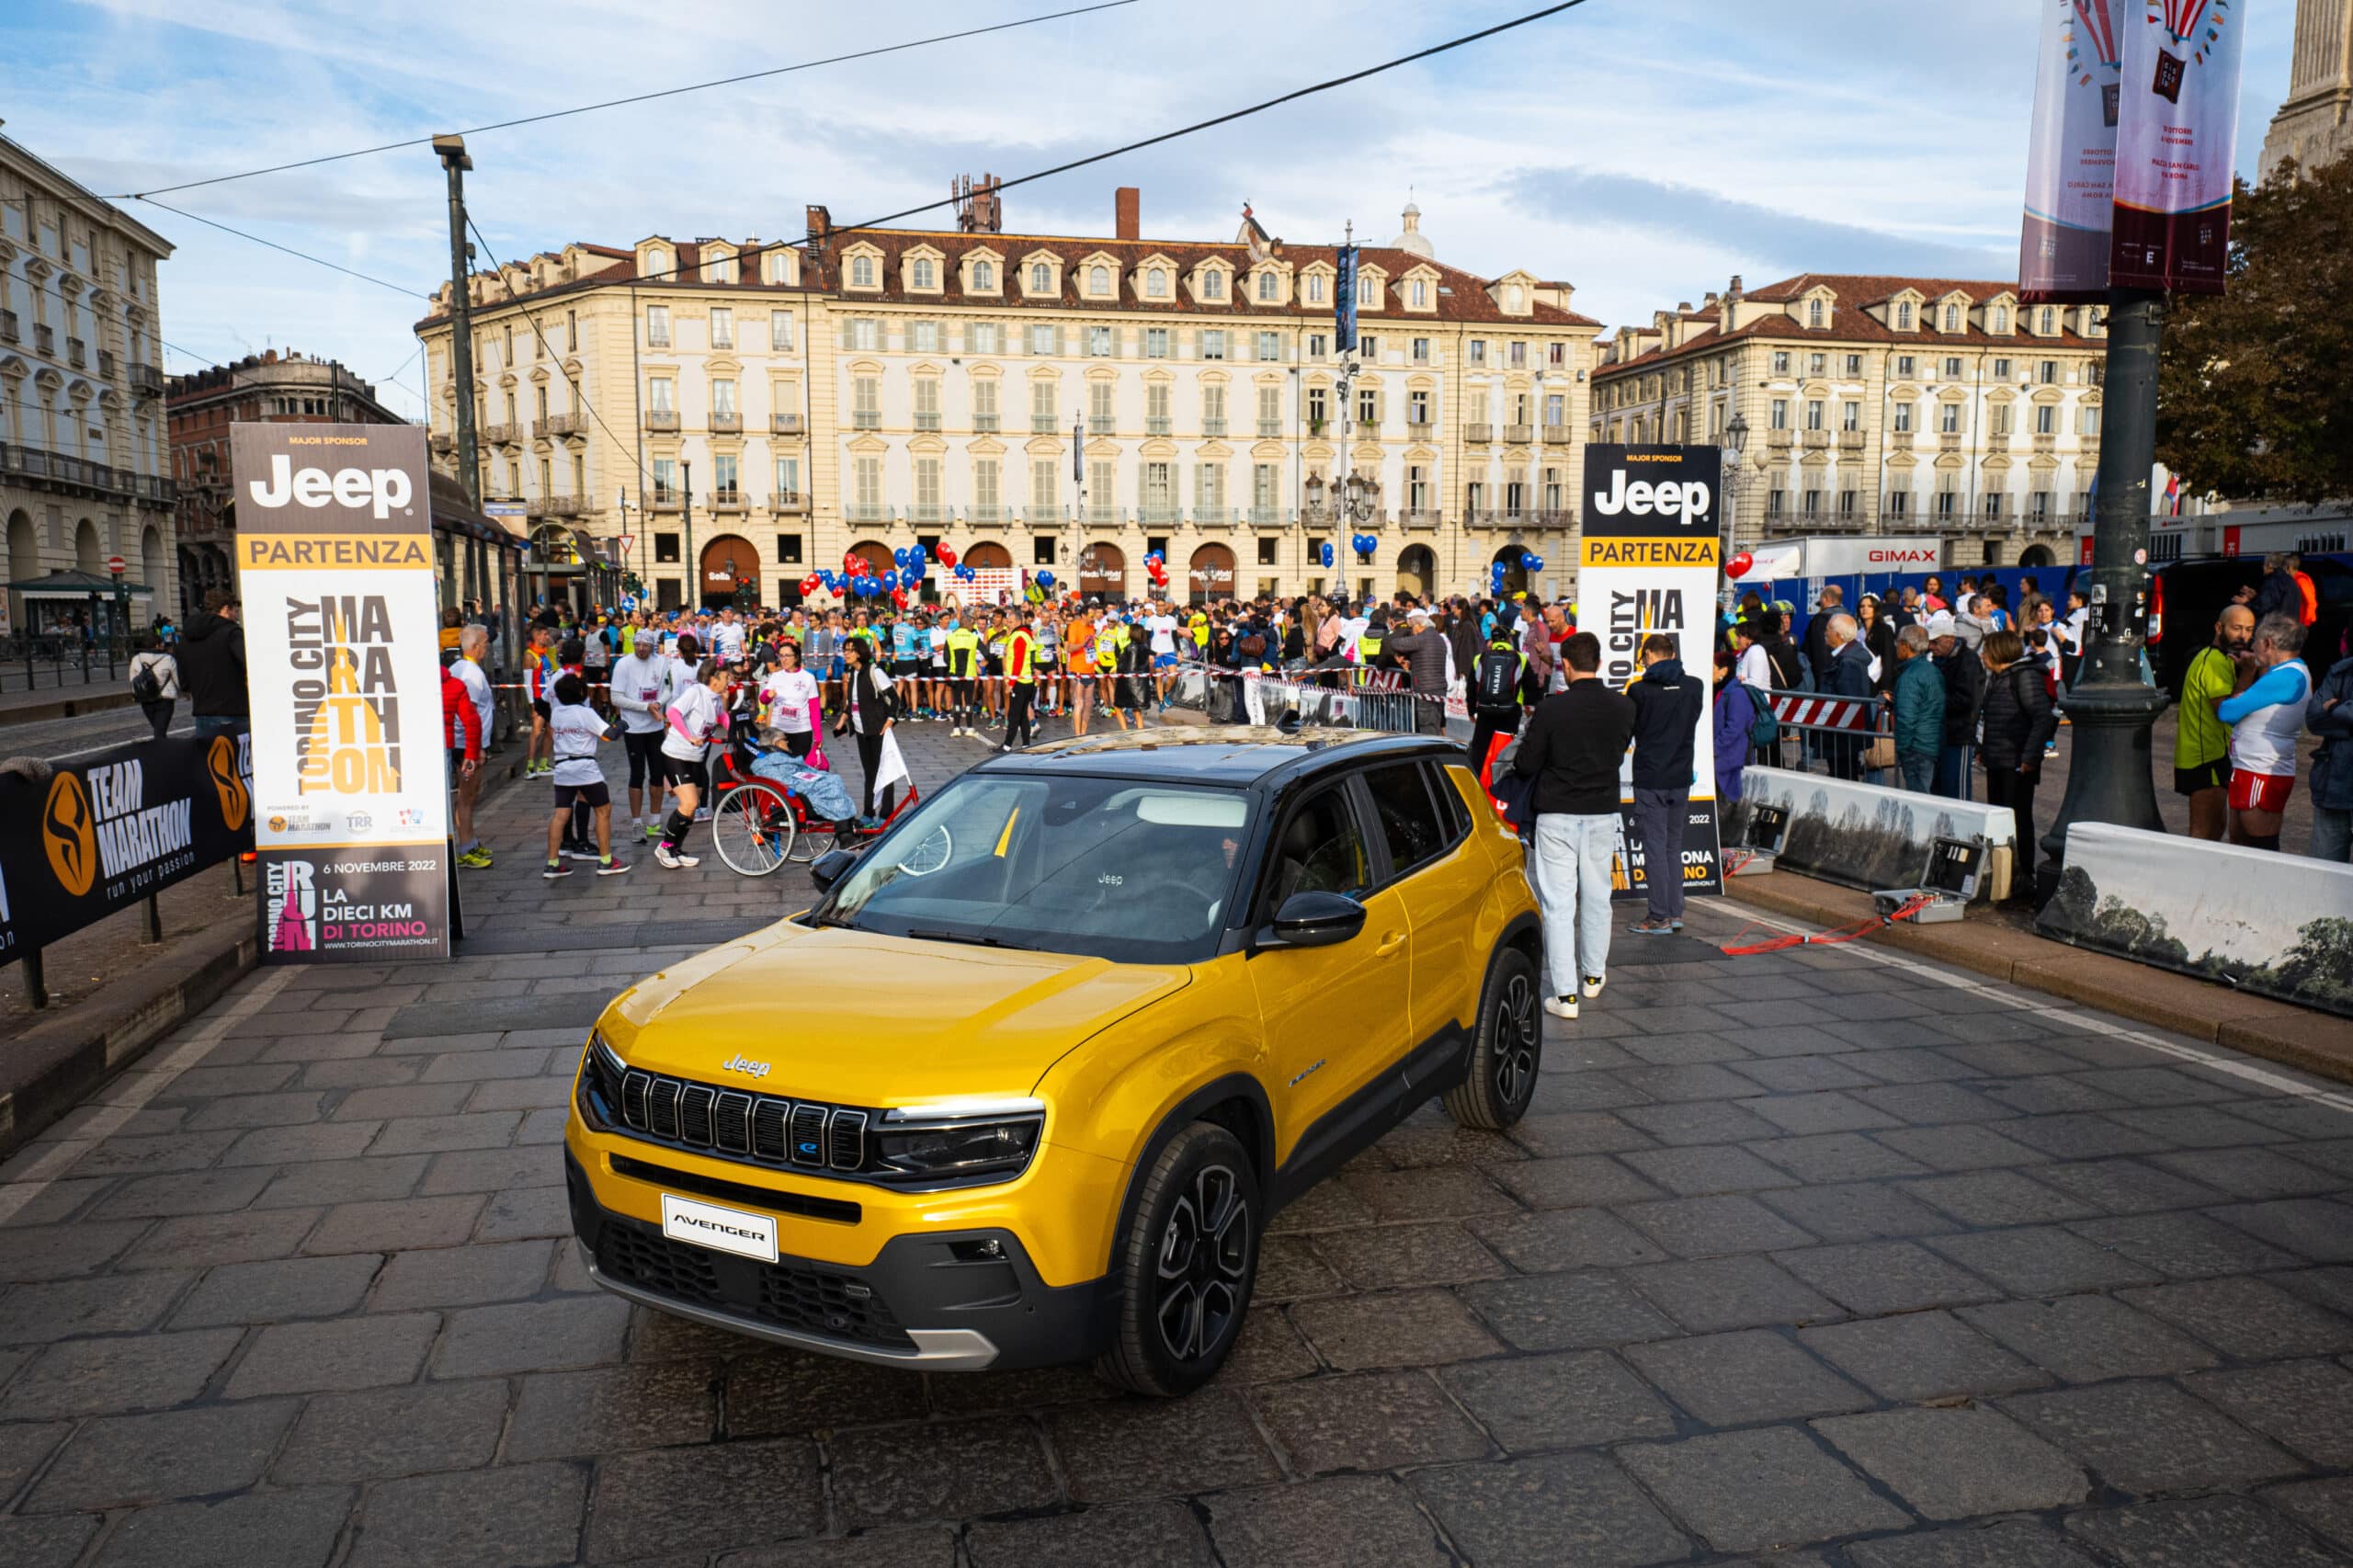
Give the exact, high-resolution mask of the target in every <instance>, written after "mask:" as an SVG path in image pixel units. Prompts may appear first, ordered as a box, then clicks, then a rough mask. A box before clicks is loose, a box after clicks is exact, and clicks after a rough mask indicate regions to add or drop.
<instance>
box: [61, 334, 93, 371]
mask: <svg viewBox="0 0 2353 1568" xmlns="http://www.w3.org/2000/svg"><path fill="white" fill-rule="evenodd" d="M89 356H90V347H89V345H88V344H86V343H84V342H83V341H82V340H81V339H80V338H78V337H69V338H67V339H66V340H65V362H66V363H67V364H69V365H71V366H73V367H74V369H77V370H78V369H82V367H83V366H84V365H85V364H87V363H88V362H89Z"/></svg>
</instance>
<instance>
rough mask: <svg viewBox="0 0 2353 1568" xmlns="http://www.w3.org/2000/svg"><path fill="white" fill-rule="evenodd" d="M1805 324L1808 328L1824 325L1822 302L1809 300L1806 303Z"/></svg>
mask: <svg viewBox="0 0 2353 1568" xmlns="http://www.w3.org/2000/svg"><path fill="white" fill-rule="evenodd" d="M1805 324H1806V325H1808V326H1820V325H1821V324H1822V301H1819V300H1808V301H1806V302H1805Z"/></svg>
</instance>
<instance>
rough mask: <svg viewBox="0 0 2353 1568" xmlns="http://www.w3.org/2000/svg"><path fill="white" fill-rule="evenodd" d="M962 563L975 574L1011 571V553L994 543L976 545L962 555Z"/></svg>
mask: <svg viewBox="0 0 2353 1568" xmlns="http://www.w3.org/2000/svg"><path fill="white" fill-rule="evenodd" d="M962 559H963V562H964V564H965V565H967V566H970V567H971V568H972V570H973V571H975V572H983V571H989V570H992V569H994V570H995V571H998V572H1010V571H1011V570H1013V551H1009V550H1007V549H1006V548H1005V546H1003V545H1001V544H996V543H994V542H990V543H984V544H976V545H974V546H972V549H970V550H968V551H965V552H964V554H963V557H962Z"/></svg>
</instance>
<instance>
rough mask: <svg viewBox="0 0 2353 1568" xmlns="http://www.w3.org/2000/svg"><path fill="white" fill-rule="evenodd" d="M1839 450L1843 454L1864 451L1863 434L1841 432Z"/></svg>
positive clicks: (1854, 431)
mask: <svg viewBox="0 0 2353 1568" xmlns="http://www.w3.org/2000/svg"><path fill="white" fill-rule="evenodd" d="M1838 449H1839V450H1840V451H1842V452H1859V451H1861V450H1862V449H1863V433H1862V432H1861V431H1860V430H1841V431H1839V432H1838Z"/></svg>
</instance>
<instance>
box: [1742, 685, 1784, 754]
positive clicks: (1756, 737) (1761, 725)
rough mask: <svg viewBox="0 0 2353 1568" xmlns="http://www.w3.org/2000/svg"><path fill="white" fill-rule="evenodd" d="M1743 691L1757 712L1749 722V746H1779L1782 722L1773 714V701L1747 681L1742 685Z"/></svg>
mask: <svg viewBox="0 0 2353 1568" xmlns="http://www.w3.org/2000/svg"><path fill="white" fill-rule="evenodd" d="M1741 689H1742V690H1743V691H1745V692H1746V693H1748V703H1749V706H1750V707H1752V708H1754V709H1756V717H1755V718H1753V719H1751V720H1749V722H1748V744H1750V745H1752V746H1772V745H1778V744H1780V740H1781V721H1780V720H1779V717H1777V716H1776V715H1775V714H1774V712H1773V702H1772V699H1770V698H1768V697H1767V696H1766V695H1765V694H1764V693H1763V692H1761V691H1759V690H1757V689H1756V687H1753V686H1750V685H1749V684H1748V683H1747V682H1745V681H1743V682H1742V683H1741Z"/></svg>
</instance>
